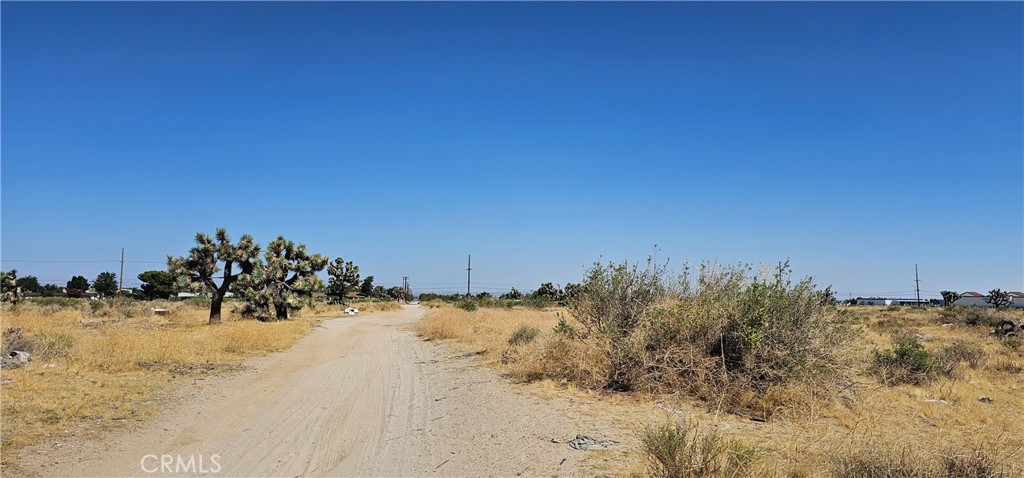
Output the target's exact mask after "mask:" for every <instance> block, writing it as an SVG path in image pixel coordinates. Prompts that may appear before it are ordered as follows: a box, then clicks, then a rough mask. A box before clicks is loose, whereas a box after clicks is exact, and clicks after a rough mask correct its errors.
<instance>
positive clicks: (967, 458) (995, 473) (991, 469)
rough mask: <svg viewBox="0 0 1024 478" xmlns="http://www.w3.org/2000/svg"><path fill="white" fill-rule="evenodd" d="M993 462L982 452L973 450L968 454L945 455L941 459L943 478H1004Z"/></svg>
mask: <svg viewBox="0 0 1024 478" xmlns="http://www.w3.org/2000/svg"><path fill="white" fill-rule="evenodd" d="M1005 475H1006V473H1004V472H1002V471H1001V470H1000V469H999V466H998V465H996V462H995V460H993V459H992V457H990V456H989V455H988V454H987V453H985V451H984V450H981V449H975V450H973V451H971V452H968V453H956V454H947V455H944V456H943V457H942V465H941V476H942V477H943V478H995V477H1001V476H1005Z"/></svg>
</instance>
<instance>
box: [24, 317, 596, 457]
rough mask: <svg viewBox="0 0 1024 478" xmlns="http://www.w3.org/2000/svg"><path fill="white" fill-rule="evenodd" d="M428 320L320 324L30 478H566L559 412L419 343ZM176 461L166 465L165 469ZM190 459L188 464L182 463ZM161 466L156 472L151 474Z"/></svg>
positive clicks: (54, 453)
mask: <svg viewBox="0 0 1024 478" xmlns="http://www.w3.org/2000/svg"><path fill="white" fill-rule="evenodd" d="M425 311H426V310H425V309H421V308H419V307H418V306H407V307H405V308H404V309H402V310H400V311H396V312H390V313H383V314H374V315H370V316H366V317H347V318H342V319H333V320H328V321H325V322H323V324H322V325H321V326H320V328H318V329H316V330H314V331H313V332H312V333H310V334H309V335H308V336H306V337H305V338H303V339H302V340H301V341H300V342H299V343H298V344H297V345H296V346H295V347H294V348H292V349H291V350H289V351H288V352H285V353H280V354H275V355H272V356H269V357H264V358H261V359H257V360H254V361H252V362H250V363H249V365H250V366H251V368H250V369H249V370H246V371H244V372H239V373H236V374H232V375H230V376H227V377H213V378H211V379H208V380H205V381H203V382H200V383H201V384H200V385H196V386H193V389H192V390H190V391H186V392H184V393H183V395H182V396H181V397H179V400H177V403H174V404H172V405H170V406H169V407H167V408H166V409H165V410H163V411H162V412H160V413H158V414H157V415H156V416H155V417H154V418H153V419H152V420H149V421H147V422H146V423H145V424H144V425H142V426H141V427H139V428H138V429H136V430H131V431H126V432H123V433H117V434H114V436H107V437H104V438H102V439H101V440H98V441H86V442H82V443H68V444H65V445H64V446H63V447H62V448H59V449H56V448H53V447H52V446H44V447H37V448H36V449H34V450H33V449H30V450H27V451H25V452H24V453H23V454H22V459H21V460H19V461H20V466H19V469H21V470H23V471H26V472H29V473H32V474H38V475H40V476H286V477H295V476H517V475H520V476H570V475H580V474H586V472H585V471H584V470H583V469H582V468H581V460H582V459H583V456H584V454H585V452H581V451H576V450H572V449H570V448H569V447H568V446H566V445H565V444H564V443H552V442H551V439H552V438H556V437H566V436H570V437H571V436H573V435H575V434H576V433H578V432H582V431H581V430H578V429H577V428H576V424H575V423H574V421H573V420H572V419H570V418H569V415H571V413H570V412H569V411H568V410H567V409H566V408H565V407H559V406H555V405H553V404H551V403H549V402H546V401H542V400H540V399H537V398H534V397H531V396H527V395H524V394H521V393H517V392H516V391H514V390H513V387H512V386H511V385H509V384H508V383H506V382H505V381H503V380H502V379H501V378H500V377H498V376H497V375H495V373H494V372H493V371H490V370H487V369H483V368H481V367H480V366H479V365H478V364H476V362H475V360H474V358H473V357H470V356H465V355H463V354H459V353H456V352H454V351H452V350H451V349H449V348H446V347H444V346H440V345H437V344H433V343H427V342H423V341H422V340H420V339H419V338H418V337H416V335H415V334H414V333H413V332H412V330H411V325H412V324H413V323H414V322H415V321H416V320H417V319H418V318H420V317H421V316H422V315H423V313H425ZM166 456H170V457H172V458H171V459H172V460H173V463H172V464H170V465H168V466H163V463H161V461H162V460H163V461H165V462H166V461H167V460H168V458H166ZM190 460H191V463H190ZM162 466H163V468H161V467H162Z"/></svg>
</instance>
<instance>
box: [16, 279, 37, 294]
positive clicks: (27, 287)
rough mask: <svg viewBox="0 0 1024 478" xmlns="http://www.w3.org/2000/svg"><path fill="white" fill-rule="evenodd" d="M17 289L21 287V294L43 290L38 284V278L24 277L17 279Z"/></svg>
mask: <svg viewBox="0 0 1024 478" xmlns="http://www.w3.org/2000/svg"><path fill="white" fill-rule="evenodd" d="M17 284H18V287H21V290H22V291H23V292H36V293H38V292H40V291H42V290H43V286H42V285H41V284H39V278H38V277H36V276H25V277H19V278H18V279H17Z"/></svg>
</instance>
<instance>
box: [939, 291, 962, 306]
mask: <svg viewBox="0 0 1024 478" xmlns="http://www.w3.org/2000/svg"><path fill="white" fill-rule="evenodd" d="M939 293H940V294H942V303H943V305H945V306H946V307H953V304H955V303H956V301H958V300H960V297H961V295H960V294H958V293H956V292H953V291H951V290H944V291H942V292H939Z"/></svg>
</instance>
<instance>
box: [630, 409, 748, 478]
mask: <svg viewBox="0 0 1024 478" xmlns="http://www.w3.org/2000/svg"><path fill="white" fill-rule="evenodd" d="M640 451H641V452H642V454H643V456H644V458H645V461H646V462H647V469H648V471H649V473H650V475H651V476H654V477H664V478H688V477H692V478H717V477H740V476H748V475H749V473H750V464H751V462H752V461H753V457H754V450H753V449H751V448H749V447H746V446H744V445H742V444H740V443H739V442H737V441H734V440H728V439H725V438H723V437H722V435H721V434H720V433H719V432H717V431H715V430H702V429H701V427H700V426H699V425H698V424H696V423H692V422H687V421H685V420H674V421H670V422H666V423H663V424H660V425H656V426H649V427H646V428H644V429H643V430H641V432H640Z"/></svg>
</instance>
